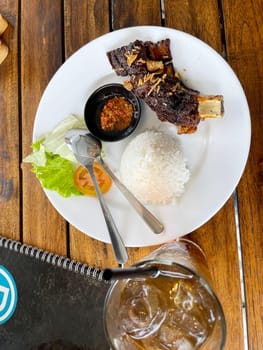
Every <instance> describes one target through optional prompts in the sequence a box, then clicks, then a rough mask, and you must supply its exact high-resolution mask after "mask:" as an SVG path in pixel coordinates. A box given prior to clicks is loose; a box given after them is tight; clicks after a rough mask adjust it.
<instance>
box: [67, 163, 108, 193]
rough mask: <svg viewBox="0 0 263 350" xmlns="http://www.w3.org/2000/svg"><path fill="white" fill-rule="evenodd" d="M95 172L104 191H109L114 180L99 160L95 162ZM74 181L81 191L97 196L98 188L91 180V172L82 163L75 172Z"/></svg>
mask: <svg viewBox="0 0 263 350" xmlns="http://www.w3.org/2000/svg"><path fill="white" fill-rule="evenodd" d="M93 169H94V173H95V176H96V179H97V181H98V184H99V187H100V190H101V192H102V193H106V192H108V190H109V189H110V187H111V185H112V180H111V178H110V177H109V175H108V174H107V173H106V172H105V170H104V169H103V168H102V167H101V165H100V164H99V163H97V162H94V164H93ZM74 183H75V186H76V187H77V189H78V190H79V192H81V193H83V194H85V195H88V196H94V197H96V190H95V187H94V185H93V182H92V180H91V177H90V174H89V172H88V170H87V169H86V168H84V166H82V165H80V166H79V167H78V168H77V169H76V170H75V172H74Z"/></svg>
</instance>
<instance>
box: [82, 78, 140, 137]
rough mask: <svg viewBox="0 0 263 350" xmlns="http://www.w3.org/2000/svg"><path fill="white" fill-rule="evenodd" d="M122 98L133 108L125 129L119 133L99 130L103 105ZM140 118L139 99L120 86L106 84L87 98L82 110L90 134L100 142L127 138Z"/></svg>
mask: <svg viewBox="0 0 263 350" xmlns="http://www.w3.org/2000/svg"><path fill="white" fill-rule="evenodd" d="M116 96H117V97H120V96H123V97H124V98H125V99H126V100H128V101H129V102H130V103H131V104H132V106H133V117H132V120H131V123H130V124H129V126H128V127H127V128H126V129H123V130H121V131H105V130H103V129H102V128H101V124H100V114H101V112H102V109H103V106H104V105H105V103H106V102H107V101H108V100H109V99H110V98H113V97H116ZM140 116H141V106H140V102H139V99H138V98H137V97H136V96H135V95H134V93H133V92H131V91H128V90H126V89H125V88H124V86H123V85H122V84H107V85H103V86H101V87H100V88H98V89H97V90H95V91H94V92H93V93H92V94H91V95H90V97H89V98H88V100H87V102H86V105H85V108H84V119H85V123H86V126H87V128H88V129H89V131H90V133H91V134H93V135H94V136H96V137H97V138H99V139H100V140H102V141H119V140H122V139H124V138H125V137H127V136H129V135H130V134H131V133H132V132H133V131H134V130H135V128H136V126H137V125H138V122H139V120H140Z"/></svg>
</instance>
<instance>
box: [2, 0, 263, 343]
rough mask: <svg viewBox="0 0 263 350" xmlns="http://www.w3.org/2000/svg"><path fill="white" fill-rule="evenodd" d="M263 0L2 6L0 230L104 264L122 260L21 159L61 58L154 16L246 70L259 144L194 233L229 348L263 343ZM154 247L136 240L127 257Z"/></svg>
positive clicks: (243, 77)
mask: <svg viewBox="0 0 263 350" xmlns="http://www.w3.org/2000/svg"><path fill="white" fill-rule="evenodd" d="M262 5H263V4H262V1H261V0H253V1H244V2H243V1H240V0H225V1H223V0H222V1H220V0H219V1H217V0H207V1H204V0H188V1H184V0H163V1H160V0H132V1H131V0H86V1H84V0H64V1H61V0H22V1H15V0H0V13H2V14H3V15H4V16H5V17H6V18H7V19H8V21H9V23H10V26H9V28H8V29H7V31H6V32H5V33H4V35H3V39H4V41H5V42H6V43H7V45H8V46H9V48H10V53H9V55H8V57H7V59H6V60H5V61H4V63H3V64H2V65H1V66H0V121H1V122H0V125H1V127H0V206H1V214H0V235H4V236H7V237H10V238H12V239H16V240H19V241H22V242H24V243H28V244H31V245H35V246H37V247H39V248H42V249H46V250H49V251H52V252H55V253H57V254H60V255H67V256H68V257H70V258H72V259H76V260H79V261H81V262H85V263H89V264H91V265H95V266H98V267H106V266H112V265H115V262H114V259H113V254H112V250H111V247H110V246H109V245H107V244H103V243H101V242H98V241H96V240H94V239H92V238H89V237H88V236H86V235H85V234H83V233H81V232H79V231H78V230H77V229H75V228H74V227H72V226H70V225H69V224H68V223H67V222H66V221H65V220H64V219H63V218H62V217H61V216H60V215H59V214H58V213H57V211H56V210H55V209H54V208H53V206H52V205H51V204H50V203H49V201H48V199H47V198H46V196H45V194H44V192H43V190H42V189H41V187H40V185H39V183H38V180H37V179H36V178H35V176H34V175H33V174H32V173H31V171H30V167H21V160H22V158H23V157H24V156H26V155H27V154H29V153H30V151H31V149H30V145H31V141H32V128H33V123H34V118H35V114H36V109H37V106H38V104H39V101H40V98H41V95H42V93H43V90H44V89H45V87H46V85H47V83H48V82H49V80H50V78H51V77H52V75H53V74H54V73H55V72H56V70H57V69H58V68H59V67H60V66H61V64H62V63H63V62H64V61H65V60H66V59H67V58H68V57H69V56H70V55H71V54H72V53H74V52H75V51H76V50H77V49H79V48H80V47H81V46H82V45H84V44H86V43H87V42H89V41H90V40H92V39H94V38H96V37H98V36H100V35H102V34H105V33H107V32H109V31H113V30H116V29H119V28H123V27H128V26H135V25H150V24H151V25H162V26H168V27H171V28H176V29H179V30H182V31H185V32H188V33H190V34H193V35H195V36H196V37H198V38H200V39H202V40H203V41H205V42H206V43H208V44H209V45H210V46H212V47H213V48H214V49H215V50H217V51H218V52H219V53H220V54H222V55H223V56H224V57H225V58H226V59H227V61H228V62H229V64H230V65H231V67H232V68H233V69H234V71H235V72H236V74H237V76H238V78H239V79H240V81H241V83H242V85H243V87H244V90H245V93H246V96H247V99H248V103H249V107H250V112H251V121H252V143H251V150H250V155H249V159H248V163H247V166H246V169H245V172H244V174H243V176H242V178H241V181H240V183H239V184H238V187H237V189H236V191H235V194H234V195H232V196H231V198H230V199H229V200H228V201H227V203H226V204H225V205H224V207H223V208H222V209H221V210H220V211H219V212H218V213H217V214H216V215H215V216H214V217H213V218H212V219H211V220H210V221H209V222H207V223H206V224H205V225H203V226H202V227H201V228H200V229H198V230H196V231H195V232H192V233H191V234H190V235H189V237H191V238H192V239H193V240H194V241H196V242H197V243H199V244H200V245H201V246H202V248H203V249H204V250H205V253H206V254H207V257H208V262H209V266H210V268H211V273H212V277H213V280H214V282H215V283H214V284H215V289H216V291H217V294H218V297H219V299H220V300H221V303H222V305H223V308H224V311H225V315H226V319H227V330H228V334H227V344H226V349H229V350H235V349H236V350H242V349H248V348H249V349H252V350H257V349H258V350H261V349H263V316H262V315H263V293H262V283H263V227H262V216H263V215H262V214H263V210H262V198H263V137H262V129H263V118H262V115H263V94H262V91H263V86H262V85H263V83H262V82H263V50H262V38H263V17H262V14H261V13H262ZM235 137H238V135H236V134H235V133H233V138H235ZM226 157H227V154H226ZM233 161H234V160H233ZM238 247H240V249H238ZM153 248H154V247H149V248H129V256H130V260H129V263H130V264H131V263H133V262H134V261H136V260H138V259H139V258H140V257H142V256H145V255H146V254H147V253H148V252H149V251H151V250H153ZM240 266H242V270H240ZM240 271H241V272H240Z"/></svg>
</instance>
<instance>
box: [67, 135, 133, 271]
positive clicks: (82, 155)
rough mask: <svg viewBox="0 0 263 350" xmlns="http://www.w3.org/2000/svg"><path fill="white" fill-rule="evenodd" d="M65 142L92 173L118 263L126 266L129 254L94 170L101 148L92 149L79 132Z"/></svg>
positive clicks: (86, 139) (87, 140)
mask: <svg viewBox="0 0 263 350" xmlns="http://www.w3.org/2000/svg"><path fill="white" fill-rule="evenodd" d="M65 141H66V143H67V145H68V146H69V148H70V149H71V150H72V152H73V154H74V156H75V158H76V159H77V161H78V162H79V163H80V164H82V165H83V166H84V167H85V168H86V169H87V170H88V171H89V173H90V177H91V179H92V181H93V184H94V187H95V190H96V193H97V196H98V199H99V202H100V206H101V209H102V212H103V215H104V218H105V222H106V225H107V228H108V231H109V235H110V239H111V243H112V248H113V252H114V255H115V258H116V260H117V262H118V263H119V264H120V265H123V264H125V263H126V262H127V261H128V254H127V250H126V248H125V245H124V243H123V241H122V238H121V236H120V234H119V231H118V229H117V226H116V224H115V222H114V220H113V217H112V215H111V213H110V211H109V208H108V206H107V205H106V202H105V200H104V197H103V195H102V193H101V191H100V187H99V185H98V183H97V180H96V176H95V174H94V170H93V163H94V160H95V159H96V156H97V155H98V150H99V148H97V147H91V146H90V143H89V139H88V138H87V137H86V136H85V135H81V134H80V133H79V132H78V131H75V132H74V131H73V130H72V131H71V132H69V133H67V134H66V135H65Z"/></svg>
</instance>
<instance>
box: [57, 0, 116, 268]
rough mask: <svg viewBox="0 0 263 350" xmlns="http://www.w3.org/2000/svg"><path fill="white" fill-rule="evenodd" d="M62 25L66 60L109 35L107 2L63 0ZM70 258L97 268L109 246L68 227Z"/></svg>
mask: <svg viewBox="0 0 263 350" xmlns="http://www.w3.org/2000/svg"><path fill="white" fill-rule="evenodd" d="M64 23H65V28H64V29H65V32H64V36H65V58H68V57H69V56H70V55H72V54H73V53H74V52H75V51H76V50H78V49H79V48H80V47H82V46H83V45H85V44H86V43H88V42H89V41H91V40H93V39H95V38H96V37H98V36H100V35H103V34H105V33H107V32H109V30H110V26H109V23H110V19H109V2H108V1H107V0H91V1H86V2H84V1H82V2H81V1H78V2H74V3H73V2H72V1H71V0H65V2H64ZM76 28H78V29H79V30H76ZM97 252H100V254H97ZM70 256H71V258H72V259H75V260H77V261H81V262H85V263H88V264H91V265H94V266H98V267H102V266H103V264H104V261H106V263H107V262H108V263H109V260H110V261H112V260H113V255H112V252H111V249H110V247H109V245H107V244H104V243H102V242H99V241H97V240H95V239H93V238H91V237H89V236H87V235H86V234H84V233H82V232H80V231H79V230H77V229H76V228H75V227H73V226H70Z"/></svg>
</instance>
